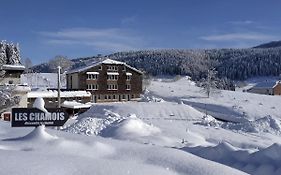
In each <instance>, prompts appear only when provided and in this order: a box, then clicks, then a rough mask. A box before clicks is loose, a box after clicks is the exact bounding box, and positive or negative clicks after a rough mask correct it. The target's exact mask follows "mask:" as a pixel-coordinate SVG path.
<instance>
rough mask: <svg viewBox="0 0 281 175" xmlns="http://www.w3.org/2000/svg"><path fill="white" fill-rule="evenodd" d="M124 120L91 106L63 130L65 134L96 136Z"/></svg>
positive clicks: (112, 113)
mask: <svg viewBox="0 0 281 175" xmlns="http://www.w3.org/2000/svg"><path fill="white" fill-rule="evenodd" d="M123 119H124V118H123V117H122V116H120V115H119V114H117V113H114V112H111V111H109V110H107V109H104V108H102V107H101V108H95V107H94V106H92V108H90V109H89V110H88V111H86V112H85V113H83V114H81V115H79V116H78V117H77V120H76V121H75V122H74V123H73V124H71V125H70V126H67V127H66V128H65V129H63V130H64V131H66V132H70V133H76V134H82V135H87V136H91V135H98V134H100V133H101V131H102V130H103V129H105V128H106V127H107V126H109V125H111V124H112V123H114V122H119V121H121V120H123Z"/></svg>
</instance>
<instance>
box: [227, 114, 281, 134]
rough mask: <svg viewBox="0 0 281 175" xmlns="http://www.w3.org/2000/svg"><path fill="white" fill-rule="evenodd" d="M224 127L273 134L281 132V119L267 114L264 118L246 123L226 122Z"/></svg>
mask: <svg viewBox="0 0 281 175" xmlns="http://www.w3.org/2000/svg"><path fill="white" fill-rule="evenodd" d="M222 127H223V128H225V129H232V130H239V131H244V132H254V133H260V132H265V133H271V134H280V133H281V123H280V119H277V118H275V117H272V116H265V117H263V118H260V119H257V120H254V121H249V122H245V123H237V124H234V123H226V124H223V125H222Z"/></svg>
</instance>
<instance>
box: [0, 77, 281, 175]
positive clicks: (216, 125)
mask: <svg viewBox="0 0 281 175" xmlns="http://www.w3.org/2000/svg"><path fill="white" fill-rule="evenodd" d="M280 100H281V97H280V96H266V95H258V94H251V93H245V92H241V91H239V92H232V91H217V92H216V93H212V94H211V96H210V98H206V95H205V94H204V93H203V92H202V90H201V88H198V87H196V86H195V83H194V82H192V81H191V80H190V78H188V77H183V78H181V79H180V80H177V81H174V80H167V79H156V80H153V81H152V82H151V84H150V86H149V87H148V89H147V90H146V92H145V94H144V95H143V97H142V100H141V102H117V103H100V104H93V105H92V106H91V108H90V109H89V110H88V111H86V112H85V113H82V114H79V115H78V116H77V117H76V118H73V119H72V120H73V122H70V123H71V124H70V125H68V126H65V127H64V128H63V129H62V130H54V129H48V128H44V127H38V128H36V129H34V130H32V128H10V124H9V123H8V122H2V121H1V122H0V155H1V156H0V162H5V163H2V164H1V165H0V168H1V172H4V173H5V174H12V175H13V174H22V173H23V172H24V174H101V175H103V174H122V175H123V174H196V175H197V174H246V173H249V174H257V175H260V174H267V175H275V174H276V175H277V174H281V146H280V145H281V140H280V132H281V124H280V119H281V115H280V114H281V109H280V108H279V107H278V104H279V103H280ZM38 103H39V104H38V106H41V107H42V105H43V104H42V103H40V101H39V102H38ZM218 119H219V120H218ZM227 121H228V122H227ZM229 121H230V122H229ZM64 131H65V132H64ZM15 165H17V168H14V167H15Z"/></svg>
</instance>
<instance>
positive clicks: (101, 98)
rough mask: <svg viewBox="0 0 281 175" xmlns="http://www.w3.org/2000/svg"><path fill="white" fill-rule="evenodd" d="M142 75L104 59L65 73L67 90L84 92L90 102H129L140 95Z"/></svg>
mask: <svg viewBox="0 0 281 175" xmlns="http://www.w3.org/2000/svg"><path fill="white" fill-rule="evenodd" d="M142 75H143V73H142V72H141V71H139V70H137V69H136V68H133V67H131V66H129V65H127V64H126V63H124V62H120V61H115V60H111V59H106V60H104V61H101V62H96V63H92V64H91V65H89V66H85V67H82V68H77V69H74V70H71V71H68V72H67V73H66V82H67V89H73V90H86V91H88V92H91V94H92V102H112V101H129V100H135V99H138V98H139V97H140V94H141V93H142Z"/></svg>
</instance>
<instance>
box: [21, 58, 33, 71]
mask: <svg viewBox="0 0 281 175" xmlns="http://www.w3.org/2000/svg"><path fill="white" fill-rule="evenodd" d="M23 65H24V66H25V73H31V72H32V70H31V67H32V66H33V64H32V61H31V59H30V58H25V59H23Z"/></svg>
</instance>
